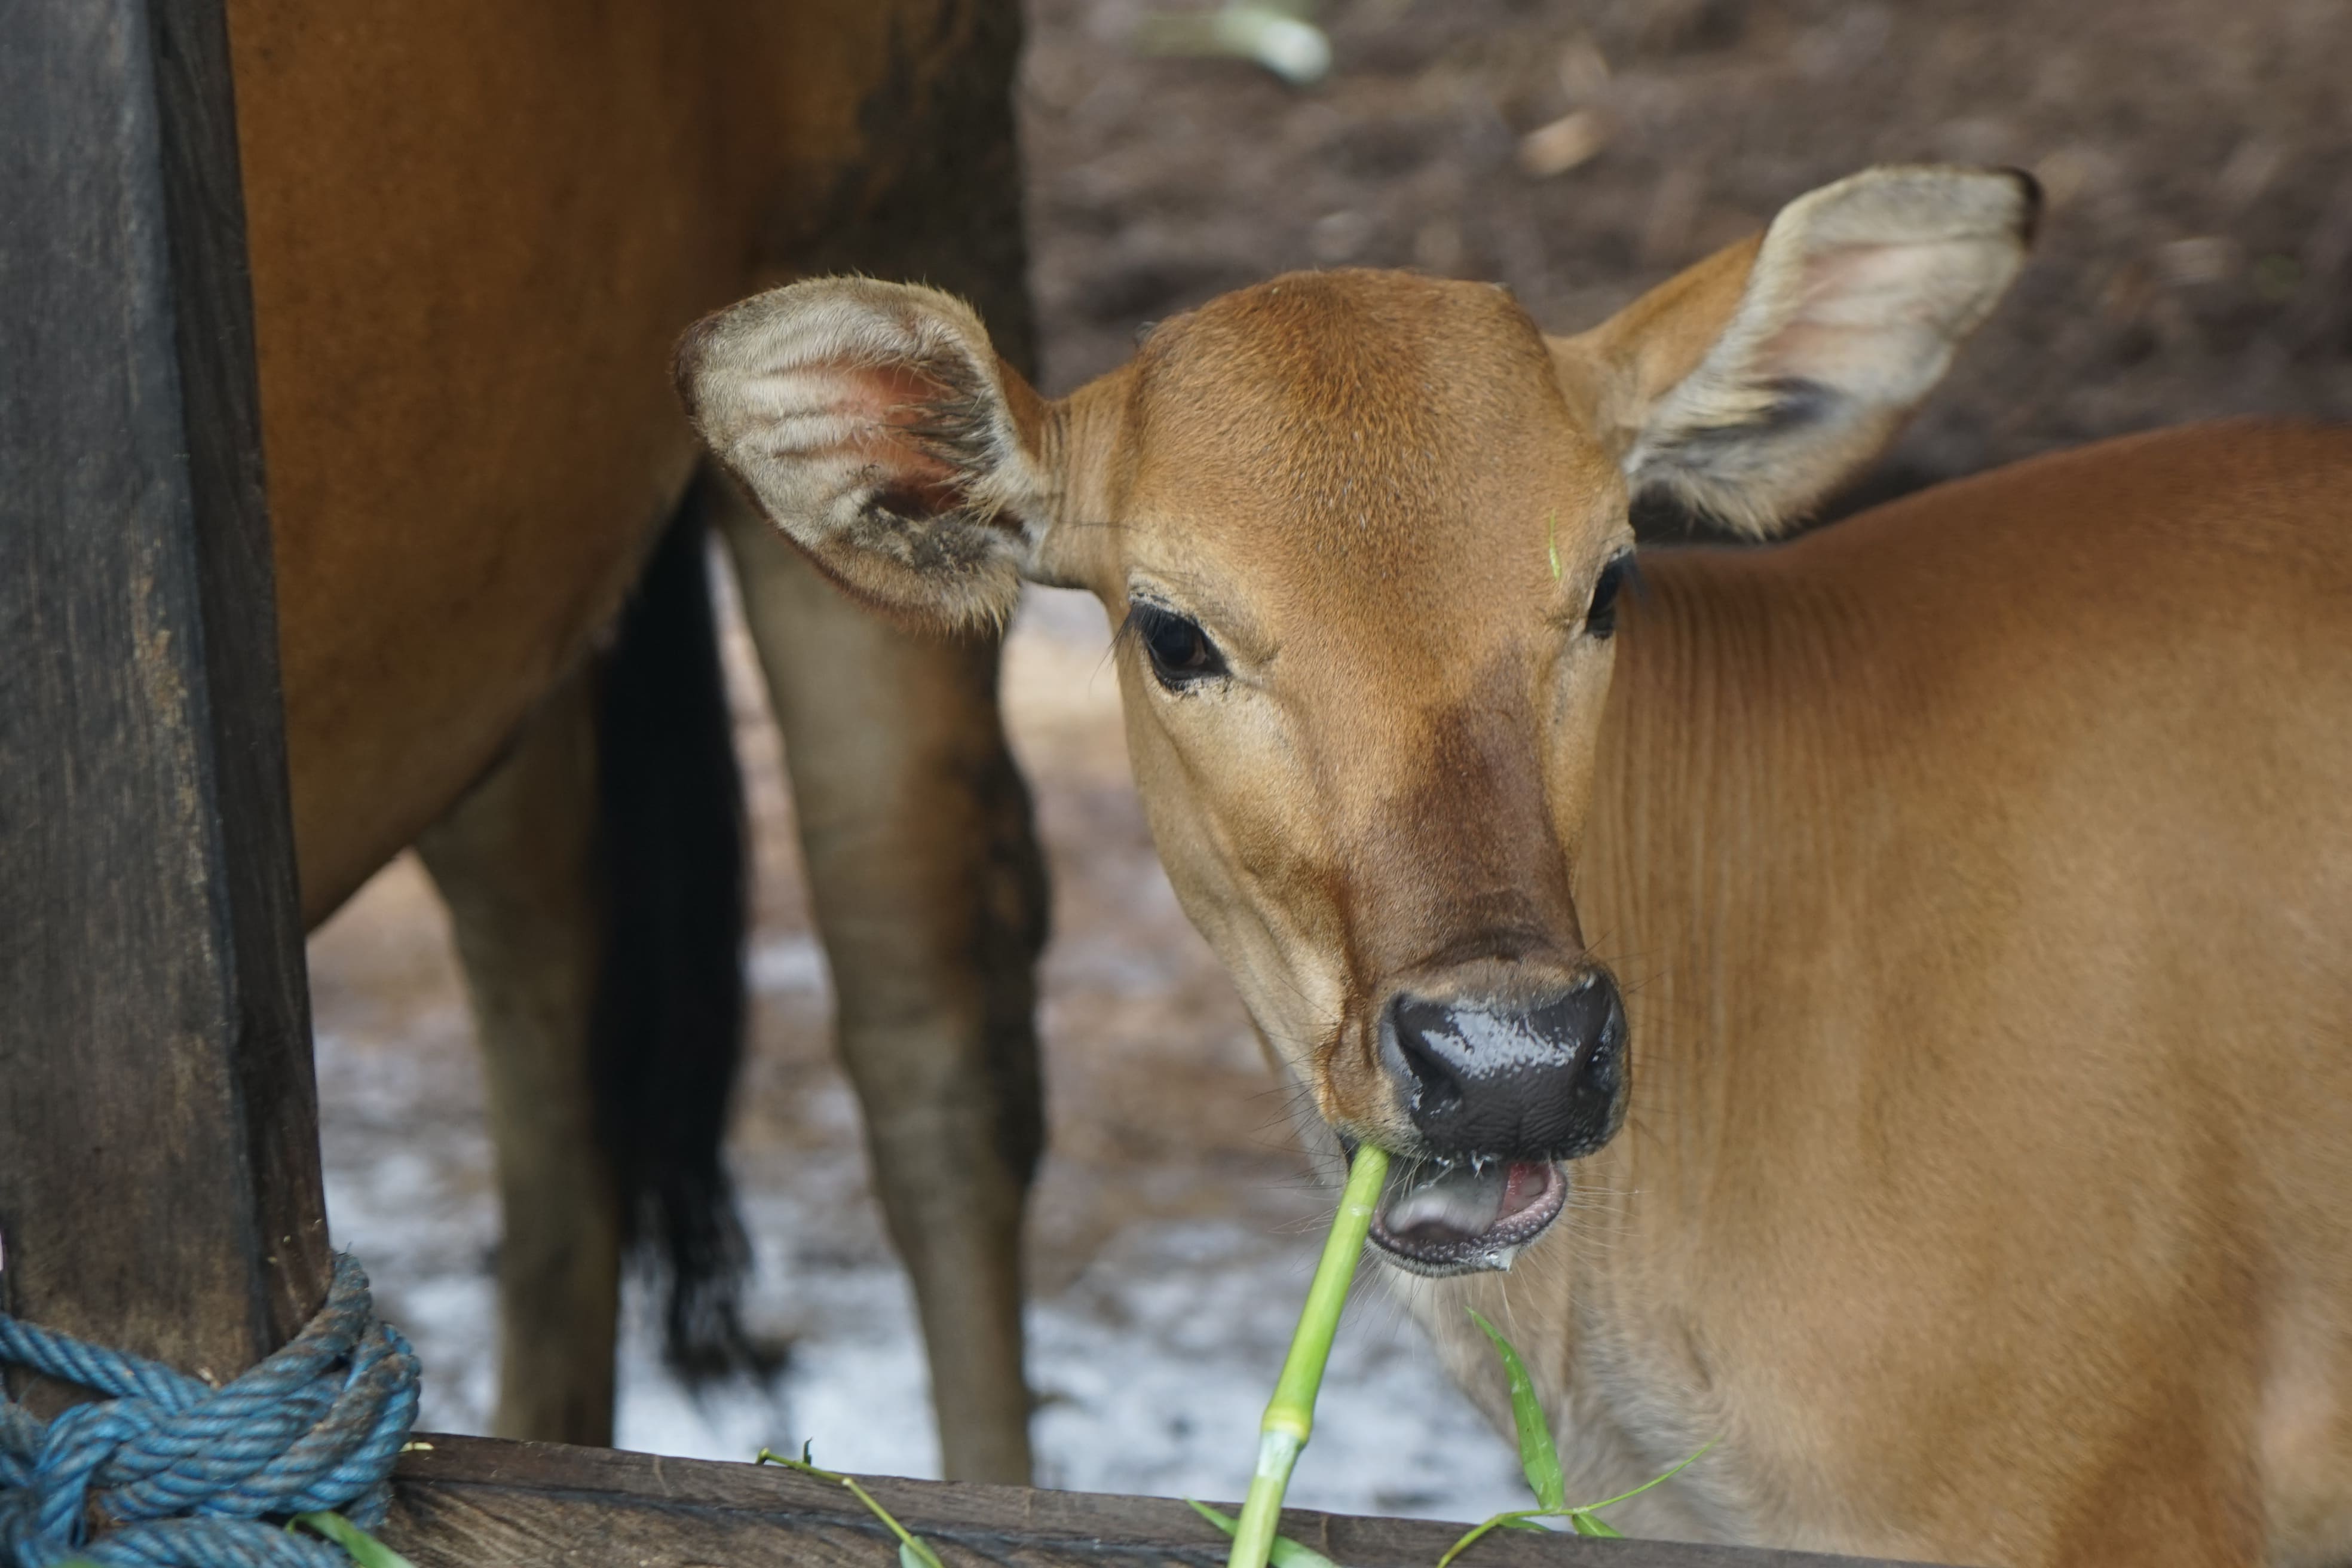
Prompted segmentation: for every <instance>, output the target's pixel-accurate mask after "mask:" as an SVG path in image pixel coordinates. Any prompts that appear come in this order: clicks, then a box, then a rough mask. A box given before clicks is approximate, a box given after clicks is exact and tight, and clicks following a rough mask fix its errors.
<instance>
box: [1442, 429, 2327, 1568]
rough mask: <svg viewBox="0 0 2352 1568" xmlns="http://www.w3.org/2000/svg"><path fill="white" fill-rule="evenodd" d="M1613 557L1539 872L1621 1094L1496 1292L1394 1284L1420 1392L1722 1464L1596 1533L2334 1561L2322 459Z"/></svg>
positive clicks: (1607, 1445)
mask: <svg viewBox="0 0 2352 1568" xmlns="http://www.w3.org/2000/svg"><path fill="white" fill-rule="evenodd" d="M1643 574H1644V581H1645V584H1646V589H1647V591H1646V592H1645V593H1643V594H1641V595H1637V596H1636V598H1635V600H1634V602H1633V605H1631V606H1630V608H1629V610H1628V612H1627V614H1626V616H1625V622H1624V628H1623V631H1622V637H1623V639H1624V642H1623V646H1622V648H1621V649H1620V652H1619V662H1618V668H1617V674H1616V684H1615V687H1614V689H1613V690H1612V693H1611V699H1610V701H1611V707H1610V715H1609V720H1608V723H1607V728H1606V729H1605V730H1604V731H1603V742H1602V746H1601V769H1600V782H1599V787H1598V789H1597V790H1596V794H1595V797H1594V803H1593V813H1592V817H1591V826H1590V828H1589V832H1588V837H1587V839H1586V842H1585V847H1584V857H1583V862H1582V867H1581V872H1580V881H1579V884H1578V905H1579V908H1580V911H1581V912H1582V915H1583V919H1584V921H1585V931H1586V932H1587V934H1588V937H1589V939H1590V941H1591V943H1592V946H1593V948H1594V950H1595V952H1598V953H1600V954H1601V955H1602V956H1603V957H1605V958H1607V959H1608V960H1610V961H1611V962H1612V963H1613V964H1614V965H1615V967H1616V968H1617V970H1618V973H1620V974H1621V975H1622V977H1623V978H1624V980H1625V983H1626V990H1627V994H1628V998H1629V1001H1628V1006H1629V1011H1630V1013H1631V1015H1632V1022H1633V1099H1632V1106H1631V1110H1630V1111H1629V1113H1628V1116H1627V1121H1626V1124H1625V1128H1624V1131H1622V1133H1621V1134H1620V1135H1619V1136H1618V1137H1617V1138H1616V1139H1615V1141H1613V1142H1612V1143H1611V1144H1610V1145H1609V1147H1608V1148H1606V1149H1604V1150H1602V1151H1601V1152H1599V1153H1598V1154H1595V1155H1592V1156H1591V1157H1590V1158H1587V1159H1585V1160H1581V1161H1579V1162H1577V1163H1575V1164H1574V1165H1573V1166H1572V1167H1571V1172H1572V1175H1571V1181H1572V1184H1573V1185H1574V1187H1575V1189H1576V1191H1577V1192H1578V1194H1580V1195H1579V1196H1578V1197H1576V1198H1574V1199H1572V1200H1571V1202H1572V1203H1573V1204H1574V1205H1575V1206H1573V1207H1572V1208H1571V1210H1570V1215H1569V1217H1568V1219H1567V1221H1566V1222H1564V1223H1563V1224H1562V1225H1560V1226H1558V1227H1556V1228H1555V1229H1554V1230H1553V1231H1552V1232H1551V1233H1550V1234H1549V1236H1547V1237H1544V1238H1543V1239H1541V1240H1539V1241H1538V1242H1536V1243H1535V1244H1533V1245H1532V1246H1531V1247H1529V1248H1528V1250H1527V1251H1526V1252H1524V1253H1523V1254H1521V1256H1520V1257H1519V1258H1518V1260H1517V1263H1516V1264H1515V1266H1514V1267H1513V1268H1512V1269H1511V1271H1510V1272H1508V1273H1507V1274H1480V1275H1474V1276H1469V1277H1466V1278H1464V1279H1449V1280H1439V1281H1422V1280H1413V1281H1411V1282H1410V1284H1409V1285H1408V1288H1407V1291H1408V1295H1409V1296H1410V1298H1411V1300H1412V1302H1413V1305H1414V1309H1415V1311H1416V1313H1417V1314H1418V1315H1419V1316H1420V1317H1421V1318H1422V1320H1423V1322H1424V1323H1425V1325H1426V1326H1427V1327H1428V1328H1429V1330H1430V1331H1431V1332H1432V1334H1433V1337H1434V1338H1435V1340H1436V1342H1438V1344H1439V1345H1440V1346H1441V1347H1442V1348H1443V1350H1444V1354H1445V1356H1446V1358H1447V1360H1448V1362H1449V1363H1450V1364H1451V1365H1452V1366H1453V1368H1454V1370H1455V1372H1456V1373H1457V1374H1458V1375H1460V1376H1461V1377H1463V1379H1464V1380H1465V1383H1466V1384H1468V1385H1469V1386H1470V1387H1472V1388H1474V1389H1475V1390H1477V1391H1478V1392H1479V1394H1480V1395H1481V1398H1482V1400H1483V1401H1484V1403H1485V1404H1486V1405H1487V1407H1488V1408H1489V1410H1490V1411H1491V1412H1493V1413H1494V1414H1495V1415H1496V1416H1497V1418H1498V1419H1500V1420H1502V1421H1503V1422H1504V1423H1505V1425H1506V1427H1507V1425H1508V1409H1507V1404H1506V1403H1505V1402H1504V1395H1503V1389H1502V1384H1501V1381H1500V1378H1499V1375H1498V1373H1497V1372H1496V1367H1495V1364H1494V1358H1493V1353H1492V1351H1491V1349H1490V1347H1488V1346H1487V1345H1486V1342H1485V1340H1484V1337H1483V1336H1482V1335H1480V1334H1479V1333H1478V1332H1477V1331H1476V1330H1475V1328H1474V1327H1473V1326H1472V1325H1471V1324H1470V1322H1469V1321H1468V1319H1467V1318H1466V1316H1465V1313H1464V1311H1463V1309H1464V1308H1465V1307H1475V1308H1477V1309H1478V1310H1481V1311H1483V1312H1485V1313H1486V1314H1488V1315H1489V1316H1490V1317H1491V1318H1493V1320H1494V1321H1496V1323H1497V1324H1499V1325H1503V1326H1504V1327H1505V1328H1506V1331H1507V1332H1509V1333H1510V1334H1511V1335H1512V1336H1513V1338H1514V1339H1515V1340H1516V1342H1517V1344H1518V1346H1519V1348H1520V1349H1521V1350H1522V1352H1526V1353H1527V1354H1528V1356H1529V1357H1530V1358H1531V1360H1532V1361H1533V1363H1535V1365H1536V1366H1537V1367H1538V1375H1539V1377H1541V1378H1542V1379H1543V1380H1544V1382H1545V1384H1546V1386H1547V1387H1548V1388H1549V1389H1550V1390H1551V1391H1552V1407H1553V1412H1554V1416H1555V1421H1556V1425H1557V1426H1558V1428H1559V1431H1560V1433H1561V1434H1562V1437H1563V1441H1564V1443H1566V1444H1567V1445H1569V1446H1570V1448H1571V1449H1572V1450H1573V1451H1574V1452H1575V1453H1577V1454H1580V1455H1581V1456H1583V1457H1584V1458H1585V1459H1586V1461H1587V1467H1586V1468H1585V1470H1584V1473H1583V1474H1582V1475H1581V1476H1580V1479H1579V1481H1578V1484H1576V1485H1574V1486H1572V1487H1571V1488H1570V1491H1571V1494H1572V1495H1574V1496H1583V1497H1607V1496H1611V1495H1613V1494H1614V1493H1615V1492H1618V1491H1621V1490H1623V1489H1625V1488H1627V1487H1631V1486H1633V1485H1637V1484H1639V1483H1640V1482H1641V1481H1643V1480H1646V1479H1649V1478H1650V1477H1651V1476H1653V1475H1655V1474H1657V1473H1658V1472H1659V1471H1661V1470H1663V1469H1665V1468H1668V1467H1669V1466H1671V1465H1672V1464H1673V1463H1674V1462H1675V1461H1676V1460H1678V1459H1680V1458H1684V1457H1685V1456H1686V1455H1687V1454H1688V1453H1690V1452H1691V1451H1692V1450H1693V1449H1696V1447H1699V1445H1701V1444H1702V1443H1705V1442H1706V1441H1708V1440H1709V1439H1720V1454H1719V1456H1710V1460H1709V1462H1708V1463H1706V1464H1705V1465H1703V1466H1702V1467H1699V1468H1697V1469H1696V1471H1695V1472H1694V1477H1695V1479H1693V1480H1692V1481H1691V1482H1690V1483H1689V1484H1681V1485H1670V1486H1669V1487H1668V1488H1664V1489H1660V1490H1659V1491H1657V1492H1653V1493H1650V1494H1645V1496H1644V1497H1643V1499H1641V1500H1637V1501H1636V1502H1633V1503H1629V1504H1627V1505H1625V1513H1626V1515H1627V1516H1628V1519H1630V1520H1632V1521H1634V1522H1631V1523H1628V1528H1631V1529H1633V1530H1635V1531H1637V1532H1639V1533H1645V1534H1647V1533H1657V1534H1686V1535H1694V1536H1699V1537H1712V1538H1720V1539H1727V1540H1742V1541H1763V1542H1781V1543H1785V1544H1790V1545H1805V1546H1811V1547H1815V1548H1820V1549H1826V1550H1845V1551H1853V1552H1874V1553H1881V1554H1887V1555H1901V1556H1916V1557H1921V1558H1925V1559H1930V1560H1934V1561H1938V1562H1942V1561H1952V1562H1977V1561H1983V1562H1995V1563H2046V1562H2065V1563H2077V1562H2114V1563H2155V1562H2164V1561H2179V1562H2183V1563H2192V1562H2193V1563H2242V1562H2252V1561H2256V1560H2258V1559H2257V1557H2256V1555H2255V1554H2256V1552H2258V1551H2259V1542H2260V1541H2261V1540H2262V1538H2263V1532H2264V1530H2265V1528H2266V1527H2267V1529H2268V1531H2270V1532H2271V1537H2272V1545H2271V1560H2272V1561H2274V1562H2278V1563H2330V1562H2337V1561H2342V1560H2344V1559H2343V1554H2345V1553H2347V1552H2352V1205H2348V1204H2347V1201H2346V1200H2347V1197H2352V940H2347V939H2352V722H2347V712H2348V711H2352V707H2347V704H2352V431H2346V430H2341V429H2323V428H2317V427H2312V426H2278V425H2250V424H2241V425H2229V426H2210V427H2207V428H2203V429H2198V430H2192V431H2183V432H2176V433H2167V434H2163V435H2158V436H2151V437H2139V438H2136V439H2132V440H2127V441H2119V442H2114V443H2110V444H2108V445H2105V446H2102V447H2094V448H2091V449H2089V450H2086V451H2083V452H2078V453H2073V454H2069V455H2066V456H2063V457H2059V458H2047V459H2044V460H2042V461H2039V462H2035V463H2031V464H2025V465H2021V466H2020V467H2017V468H2010V469H2006V470H2003V471H2001V472H2000V473H1996V474H1992V475H1988V476H1985V477H1982V478H1979V479H1972V480H1969V481H1965V482H1963V483H1959V484H1954V485H1948V486H1945V487H1942V488H1940V489H1936V490H1932V491H1929V492H1927V493H1925V494H1922V495H1919V496H1916V497H1914V498H1912V499H1910V500H1905V501H1903V502H1900V503H1897V504H1895V505H1892V506H1887V507H1884V508H1881V509H1879V510H1876V511H1874V512H1872V513H1869V514H1866V515H1864V516H1862V517H1858V518H1854V519H1853V520H1850V521H1846V522H1843V523H1840V524H1838V525H1836V526H1834V527H1832V528H1829V529H1825V530H1822V531H1820V532H1817V533H1815V534H1812V535H1811V536H1808V537H1806V538H1804V539H1801V540H1800V541H1798V542H1794V543H1791V544H1788V545H1784V546H1780V547H1776V548H1773V549H1770V550H1767V551H1666V552H1658V553H1656V554H1654V555H1653V556H1651V557H1648V558H1646V559H1645V561H1644V563H1643ZM2249 1465H2251V1467H2252V1470H2251V1473H2249V1472H2248V1471H2247V1468H2246V1467H2248V1466H2249ZM2086 1474H2088V1475H2091V1476H2094V1477H2101V1476H2104V1477H2106V1478H2108V1483H2107V1484H2108V1485H2109V1486H2110V1487H2111V1488H2112V1491H2113V1495H2116V1496H2125V1495H2128V1496H2132V1497H2136V1498H2139V1499H2142V1500H2144V1503H2145V1506H2141V1507H2136V1508H2134V1509H2130V1510H2120V1511H2119V1510H2111V1509H2109V1508H2106V1507H2104V1506H2098V1504H2097V1503H2096V1501H2095V1500H2094V1501H2093V1503H2092V1506H2090V1507H2088V1508H2086V1507H2085V1499H2084V1497H2083V1496H2082V1495H2081V1494H2080V1493H2079V1492H2078V1491H2077V1490H2076V1489H2075V1483H2076V1479H2077V1478H2081V1477H2083V1476H2084V1475H2086ZM2150 1477H2169V1478H2176V1479H2177V1481H2178V1485H2177V1486H2175V1487H2169V1488H2168V1487H2164V1486H2156V1487H2149V1486H2147V1485H2145V1484H2144V1483H2145V1480H2146V1479H2147V1478H2150ZM1697 1478H1703V1479H1697ZM1988 1492H1991V1493H1995V1494H1998V1495H2000V1496H2003V1497H2004V1498H2005V1499H2006V1506H2005V1508H2004V1509H2003V1510H2002V1511H2000V1512H1999V1513H1991V1512H1988V1511H1987V1510H1985V1509H1984V1507H1983V1503H1982V1499H1983V1498H1984V1497H1985V1496H1986V1495H1987V1493H1988ZM1644 1509H1646V1510H1648V1511H1647V1512H1646V1514H1644V1513H1643V1510H1644ZM1620 1522H1627V1521H1623V1520H1621V1521H1620Z"/></svg>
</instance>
